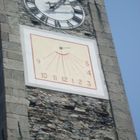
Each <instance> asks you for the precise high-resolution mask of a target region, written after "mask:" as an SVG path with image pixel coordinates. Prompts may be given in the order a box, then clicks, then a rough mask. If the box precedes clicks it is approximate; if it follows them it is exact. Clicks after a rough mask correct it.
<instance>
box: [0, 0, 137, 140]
mask: <svg viewBox="0 0 140 140" xmlns="http://www.w3.org/2000/svg"><path fill="white" fill-rule="evenodd" d="M0 48H1V49H0V62H1V63H0V77H1V81H0V91H1V92H0V109H1V111H0V140H136V135H135V132H134V128H133V124H132V120H131V115H130V112H129V107H128V103H127V98H126V95H125V90H124V87H123V82H122V78H121V73H120V70H119V65H118V62H117V56H116V53H115V48H114V44H113V40H112V35H111V31H110V28H109V24H108V19H107V14H106V11H105V5H104V1H103V0H11V1H8V0H0Z"/></svg>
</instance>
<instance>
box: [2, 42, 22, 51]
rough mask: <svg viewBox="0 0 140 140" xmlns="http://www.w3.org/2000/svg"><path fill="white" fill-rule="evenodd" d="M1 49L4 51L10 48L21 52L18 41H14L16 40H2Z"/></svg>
mask: <svg viewBox="0 0 140 140" xmlns="http://www.w3.org/2000/svg"><path fill="white" fill-rule="evenodd" d="M2 49H3V50H6V51H7V50H11V51H15V52H21V46H20V43H16V42H7V41H2Z"/></svg>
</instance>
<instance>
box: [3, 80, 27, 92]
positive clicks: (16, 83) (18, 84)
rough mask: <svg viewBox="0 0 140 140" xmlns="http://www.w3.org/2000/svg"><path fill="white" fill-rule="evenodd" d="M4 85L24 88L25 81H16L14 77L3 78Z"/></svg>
mask: <svg viewBox="0 0 140 140" xmlns="http://www.w3.org/2000/svg"><path fill="white" fill-rule="evenodd" d="M5 87H6V88H14V89H20V90H21V89H23V90H24V89H25V83H24V82H23V81H16V80H14V79H5Z"/></svg>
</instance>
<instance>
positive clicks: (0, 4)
mask: <svg viewBox="0 0 140 140" xmlns="http://www.w3.org/2000/svg"><path fill="white" fill-rule="evenodd" d="M1 10H4V2H3V0H0V11H1Z"/></svg>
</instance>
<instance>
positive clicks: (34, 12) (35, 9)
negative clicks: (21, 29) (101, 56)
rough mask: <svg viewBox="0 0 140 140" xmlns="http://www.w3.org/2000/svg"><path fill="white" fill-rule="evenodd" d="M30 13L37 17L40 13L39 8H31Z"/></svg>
mask: <svg viewBox="0 0 140 140" xmlns="http://www.w3.org/2000/svg"><path fill="white" fill-rule="evenodd" d="M30 11H31V12H32V13H33V14H34V15H37V14H38V13H40V12H39V10H38V8H37V7H31V8H30Z"/></svg>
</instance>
